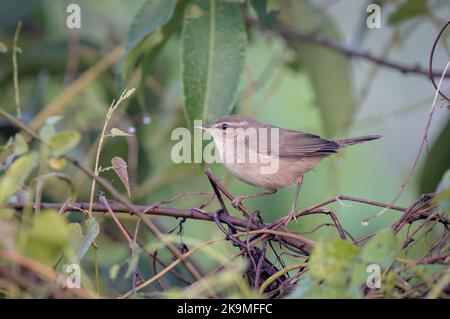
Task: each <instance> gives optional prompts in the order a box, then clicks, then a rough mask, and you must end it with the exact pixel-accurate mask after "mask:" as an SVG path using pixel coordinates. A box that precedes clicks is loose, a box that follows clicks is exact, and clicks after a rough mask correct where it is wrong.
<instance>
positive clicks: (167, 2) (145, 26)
mask: <svg viewBox="0 0 450 319" xmlns="http://www.w3.org/2000/svg"><path fill="white" fill-rule="evenodd" d="M175 3H176V0H145V1H144V3H143V4H142V6H141V7H140V8H139V10H138V12H137V13H136V15H135V16H134V18H133V22H132V23H131V25H130V28H129V30H128V35H127V41H126V44H125V49H124V52H123V53H122V57H121V58H120V60H119V62H118V64H117V69H116V70H117V73H119V74H120V75H122V76H126V75H127V74H128V73H129V71H130V69H131V67H132V66H133V63H134V62H135V61H136V59H137V57H138V56H139V55H140V54H142V48H146V49H148V48H149V47H152V46H154V44H155V43H159V42H160V41H161V40H162V36H161V34H159V39H156V40H153V41H147V40H148V38H149V36H150V35H152V34H153V33H154V32H155V31H156V30H157V29H158V28H159V27H161V26H163V25H164V24H166V23H167V21H169V20H170V18H171V17H172V15H173V13H174V8H175Z"/></svg>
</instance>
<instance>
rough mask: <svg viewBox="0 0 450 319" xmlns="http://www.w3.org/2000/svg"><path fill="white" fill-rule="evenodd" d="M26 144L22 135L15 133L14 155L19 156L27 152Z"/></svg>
mask: <svg viewBox="0 0 450 319" xmlns="http://www.w3.org/2000/svg"><path fill="white" fill-rule="evenodd" d="M28 149H29V148H28V143H27V141H26V140H25V137H23V135H22V134H20V133H17V134H16V136H15V138H14V150H13V152H14V155H16V156H20V155H23V154H25V153H27V152H28Z"/></svg>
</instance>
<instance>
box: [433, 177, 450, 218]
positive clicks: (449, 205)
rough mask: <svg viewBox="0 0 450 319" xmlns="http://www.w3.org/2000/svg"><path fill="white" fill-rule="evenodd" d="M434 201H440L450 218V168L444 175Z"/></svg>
mask: <svg viewBox="0 0 450 319" xmlns="http://www.w3.org/2000/svg"><path fill="white" fill-rule="evenodd" d="M433 201H434V202H435V203H438V204H439V206H440V207H441V208H442V209H443V210H444V212H445V213H446V215H447V218H450V169H448V170H447V172H445V174H444V175H443V176H442V180H441V182H440V183H439V185H438V187H437V189H436V195H435V196H434V198H433Z"/></svg>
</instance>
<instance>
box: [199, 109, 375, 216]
mask: <svg viewBox="0 0 450 319" xmlns="http://www.w3.org/2000/svg"><path fill="white" fill-rule="evenodd" d="M196 128H198V129H202V130H204V131H206V132H208V133H209V134H210V135H211V136H212V137H213V139H214V143H215V145H216V148H217V150H218V153H219V156H220V158H221V159H222V161H223V163H224V165H225V167H226V168H227V169H228V170H229V171H230V172H231V174H232V175H234V176H235V177H237V178H238V179H240V180H242V181H243V182H245V183H247V184H250V185H253V186H257V187H260V188H263V189H265V191H264V192H261V193H257V194H251V195H246V196H238V197H236V198H235V200H234V201H233V206H234V207H237V206H239V204H240V203H242V202H243V201H244V200H246V199H249V198H255V197H258V196H263V195H268V194H273V193H276V191H277V190H278V189H280V188H284V187H288V186H292V185H296V186H297V189H296V195H295V199H294V202H293V204H292V208H291V211H290V212H289V214H288V215H287V217H286V222H289V221H290V220H291V219H292V218H294V219H295V213H296V206H297V201H298V197H299V193H300V187H301V184H302V180H303V174H305V173H306V172H308V171H309V170H311V169H313V168H314V167H315V166H316V165H317V164H318V163H319V162H320V161H321V160H322V159H323V158H325V157H327V156H328V155H332V154H336V153H337V152H339V151H340V150H341V149H342V148H344V147H346V146H348V145H353V144H357V143H362V142H366V141H371V140H375V139H378V138H380V137H381V136H379V135H366V136H360V137H352V138H344V139H337V140H326V139H323V138H320V137H319V136H317V135H313V134H309V133H304V132H300V131H295V130H289V129H283V128H279V127H277V126H273V125H269V124H265V123H261V122H259V121H256V120H254V119H251V118H248V117H245V116H242V115H228V116H224V117H222V118H220V119H218V120H216V121H214V122H213V123H212V124H210V125H207V126H201V127H196ZM273 163H276V167H275V169H272V170H270V169H268V168H269V166H270V165H271V164H273ZM264 168H265V169H264Z"/></svg>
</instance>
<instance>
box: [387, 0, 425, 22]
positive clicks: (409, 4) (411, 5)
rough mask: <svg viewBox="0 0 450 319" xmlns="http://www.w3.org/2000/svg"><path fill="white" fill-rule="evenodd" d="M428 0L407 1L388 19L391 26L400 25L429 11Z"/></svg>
mask: <svg viewBox="0 0 450 319" xmlns="http://www.w3.org/2000/svg"><path fill="white" fill-rule="evenodd" d="M427 9H428V8H427V0H405V1H404V2H403V3H402V4H401V5H400V6H398V7H397V10H395V11H394V12H393V13H392V14H391V15H390V16H389V19H388V23H389V24H393V25H394V24H398V23H400V22H404V21H406V20H409V19H411V18H414V17H417V16H418V15H420V14H422V13H424V12H426V11H427Z"/></svg>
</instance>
